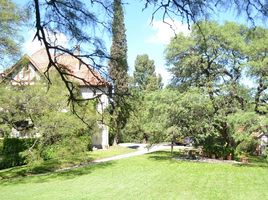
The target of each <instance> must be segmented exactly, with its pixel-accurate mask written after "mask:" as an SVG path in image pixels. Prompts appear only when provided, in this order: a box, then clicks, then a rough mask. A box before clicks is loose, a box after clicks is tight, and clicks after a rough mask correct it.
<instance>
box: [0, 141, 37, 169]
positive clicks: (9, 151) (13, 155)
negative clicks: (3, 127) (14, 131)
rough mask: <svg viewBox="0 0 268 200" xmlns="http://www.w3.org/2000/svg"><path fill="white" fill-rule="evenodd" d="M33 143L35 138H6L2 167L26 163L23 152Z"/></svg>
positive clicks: (0, 166) (0, 167) (0, 163)
mask: <svg viewBox="0 0 268 200" xmlns="http://www.w3.org/2000/svg"><path fill="white" fill-rule="evenodd" d="M33 143H34V139H29V138H27V139H19V138H4V140H3V150H2V156H3V158H2V160H1V161H0V169H5V168H9V167H14V166H19V165H24V164H26V158H25V156H23V155H22V154H21V153H22V152H23V151H25V150H27V149H29V148H30V147H31V146H32V145H33Z"/></svg>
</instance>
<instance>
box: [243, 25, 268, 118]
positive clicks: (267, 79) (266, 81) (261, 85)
mask: <svg viewBox="0 0 268 200" xmlns="http://www.w3.org/2000/svg"><path fill="white" fill-rule="evenodd" d="M267 45H268V30H267V29H264V28H261V27H257V28H256V29H253V30H251V31H250V34H249V37H248V48H247V55H248V58H249V64H248V65H249V75H250V76H251V77H252V78H253V79H254V82H256V83H257V88H256V92H255V94H254V96H255V97H254V103H255V108H254V110H255V112H257V113H259V114H266V113H268V107H267V102H268V96H267V89H268V57H267V55H268V49H267Z"/></svg>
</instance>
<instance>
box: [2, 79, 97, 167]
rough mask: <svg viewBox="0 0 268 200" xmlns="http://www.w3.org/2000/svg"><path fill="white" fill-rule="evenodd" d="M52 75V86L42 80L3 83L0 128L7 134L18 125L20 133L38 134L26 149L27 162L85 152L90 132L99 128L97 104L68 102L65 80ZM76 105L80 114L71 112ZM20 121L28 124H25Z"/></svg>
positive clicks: (88, 146)
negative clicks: (71, 103)
mask: <svg viewBox="0 0 268 200" xmlns="http://www.w3.org/2000/svg"><path fill="white" fill-rule="evenodd" d="M51 79H52V80H53V85H51V86H50V88H49V90H48V88H47V85H46V84H44V83H45V82H43V81H40V82H38V83H36V84H34V85H29V86H18V87H16V86H10V85H3V84H2V85H1V87H0V90H1V94H2V95H1V96H0V103H1V111H0V122H1V123H0V129H2V131H4V132H5V135H6V136H8V135H9V134H10V133H11V130H12V129H17V130H19V131H20V134H24V135H25V136H27V137H32V138H33V137H37V138H38V140H36V141H35V143H34V145H33V147H32V148H31V149H30V150H27V151H25V152H23V156H25V157H26V158H27V162H28V163H34V162H35V161H42V160H47V159H58V158H60V157H62V156H64V157H68V156H71V155H74V154H76V153H77V154H79V153H83V152H85V151H87V150H88V149H89V148H91V147H90V144H91V141H90V140H91V136H92V134H93V133H94V132H96V131H98V128H97V118H98V117H97V113H96V110H95V107H94V104H93V103H91V102H80V103H79V104H78V103H77V104H75V105H73V106H74V107H70V106H68V105H67V103H68V102H67V94H68V92H67V91H66V89H65V87H64V85H63V83H62V82H61V81H60V80H59V79H58V78H57V77H56V76H54V75H53V74H51ZM73 108H75V112H76V114H77V115H79V116H80V118H78V117H77V116H76V115H74V114H73V113H72V112H71V111H72V109H73ZM81 119H82V120H81ZM18 122H27V124H28V125H27V126H25V127H24V128H23V127H21V125H20V126H18V125H17V124H18ZM60 152H61V153H60ZM23 163H25V162H23Z"/></svg>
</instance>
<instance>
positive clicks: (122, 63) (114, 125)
mask: <svg viewBox="0 0 268 200" xmlns="http://www.w3.org/2000/svg"><path fill="white" fill-rule="evenodd" d="M121 4H122V3H121V0H114V3H113V12H114V13H113V14H114V15H113V24H112V33H113V39H112V46H111V60H110V62H109V67H110V68H109V74H110V77H111V79H112V82H113V91H112V92H113V95H112V106H111V108H110V114H111V120H110V124H111V129H110V134H111V135H112V136H113V138H114V141H113V142H114V144H117V143H118V141H119V136H120V135H121V133H120V132H121V129H122V128H124V126H125V125H126V123H127V119H128V117H129V109H130V105H129V104H128V102H127V100H126V95H128V93H129V90H128V74H127V70H128V64H127V40H126V28H125V24H124V12H123V8H122V5H121Z"/></svg>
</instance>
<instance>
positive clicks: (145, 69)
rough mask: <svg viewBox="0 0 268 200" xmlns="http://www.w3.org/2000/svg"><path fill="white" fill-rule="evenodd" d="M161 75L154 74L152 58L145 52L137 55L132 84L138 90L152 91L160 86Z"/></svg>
mask: <svg viewBox="0 0 268 200" xmlns="http://www.w3.org/2000/svg"><path fill="white" fill-rule="evenodd" d="M161 79H162V78H161V76H160V75H158V76H157V75H156V73H155V65H154V60H150V59H149V56H148V55H147V54H143V55H138V56H137V58H136V60H135V71H134V86H136V87H137V88H138V89H139V90H150V91H154V90H157V89H160V88H161V87H162V83H161Z"/></svg>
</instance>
